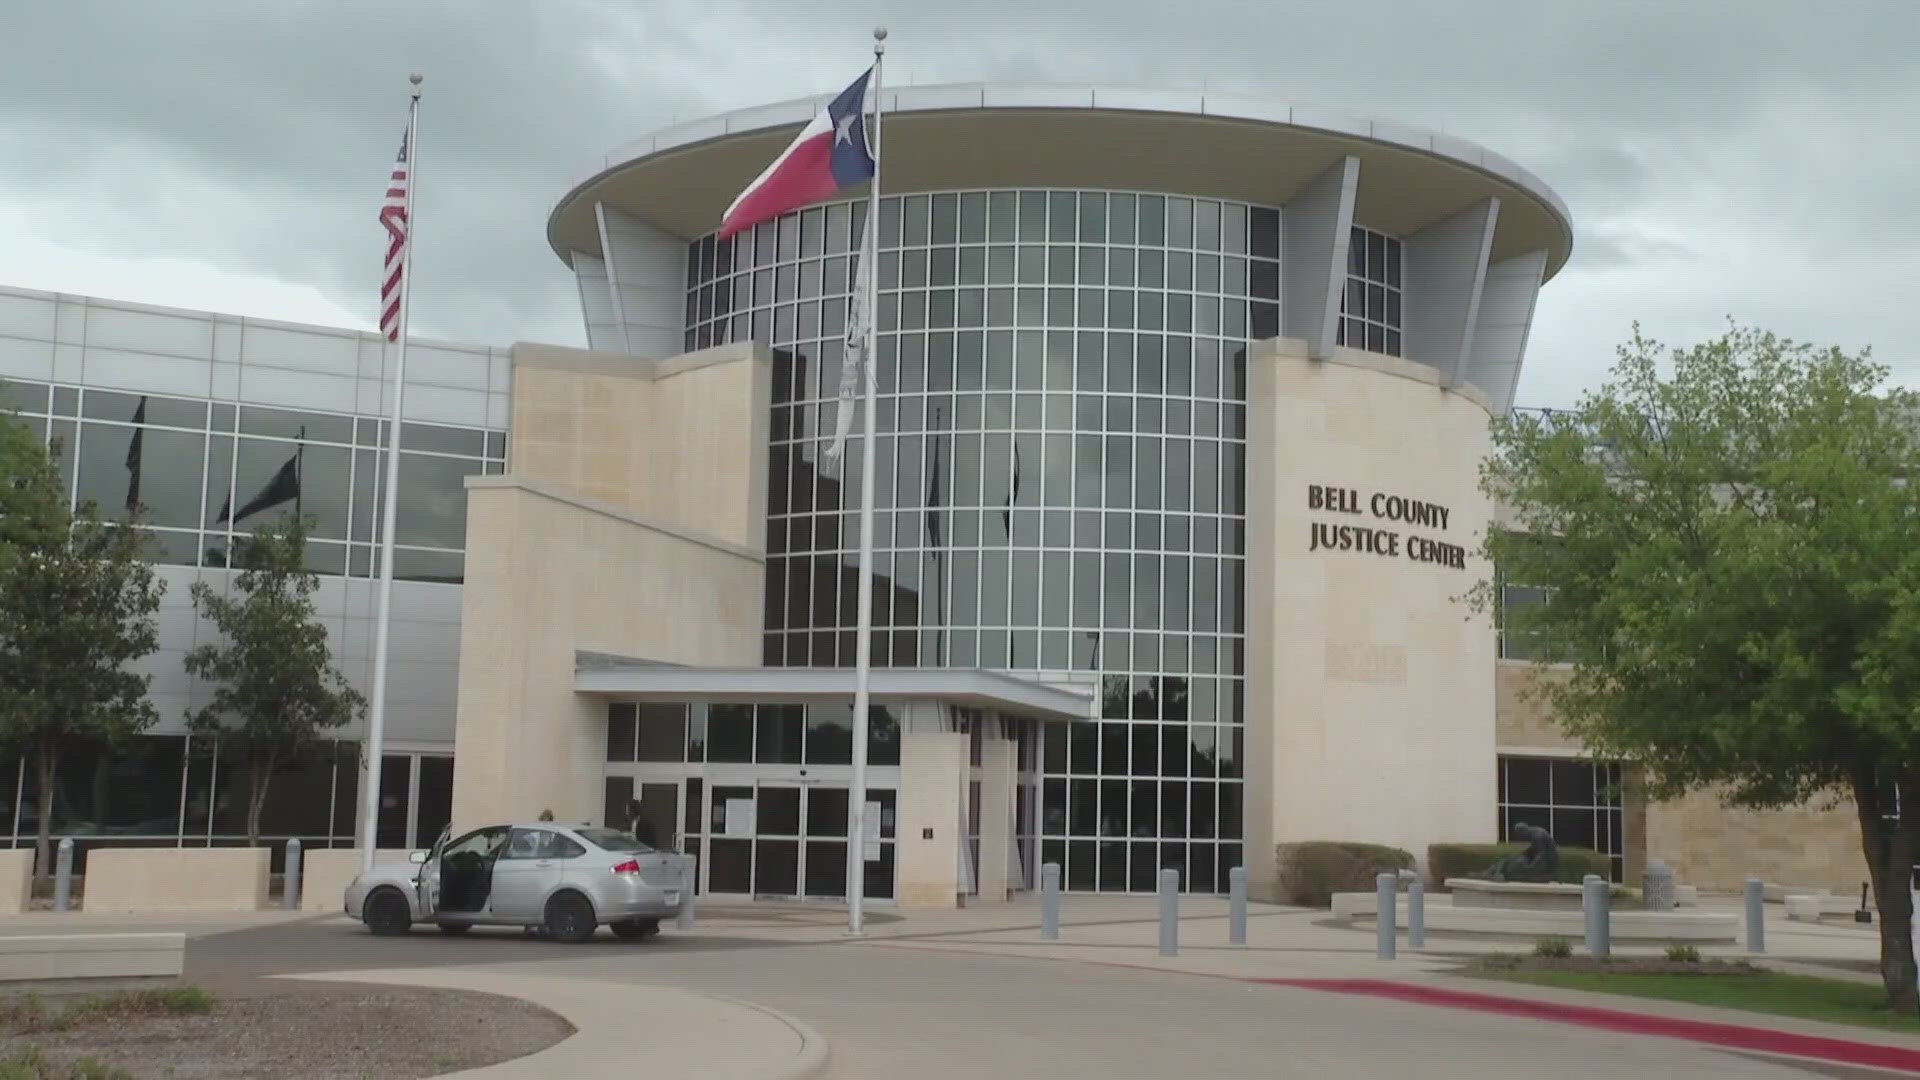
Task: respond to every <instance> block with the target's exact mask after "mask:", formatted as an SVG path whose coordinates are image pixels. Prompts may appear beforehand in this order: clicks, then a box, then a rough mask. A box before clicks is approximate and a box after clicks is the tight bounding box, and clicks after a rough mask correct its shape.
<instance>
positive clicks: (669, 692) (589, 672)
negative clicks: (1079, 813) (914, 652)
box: [573, 652, 1099, 722]
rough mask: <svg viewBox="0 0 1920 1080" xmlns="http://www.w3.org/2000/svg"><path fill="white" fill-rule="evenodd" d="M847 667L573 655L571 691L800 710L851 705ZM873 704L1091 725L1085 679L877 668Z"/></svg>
mask: <svg viewBox="0 0 1920 1080" xmlns="http://www.w3.org/2000/svg"><path fill="white" fill-rule="evenodd" d="M853 676H854V673H853V669H852V668H760V667H689V666H679V665H669V664H658V663H653V662H651V661H647V660H639V659H634V658H630V657H621V656H610V655H607V654H605V653H591V652H576V653H575V654H574V672H573V689H574V691H575V692H576V693H581V694H604V695H608V696H610V697H618V698H620V699H622V700H625V701H728V702H780V703H787V702H792V703H806V702H813V701H828V700H840V699H843V698H844V699H851V698H852V697H853ZM873 699H874V700H875V701H876V702H889V701H906V700H910V699H911V700H921V701H926V700H933V701H942V702H946V703H948V704H952V705H959V706H964V707H967V708H974V709H980V710H983V711H989V712H996V713H1000V714H1002V715H1006V716H1018V717H1022V718H1026V719H1032V720H1060V721H1089V722H1090V721H1092V720H1094V719H1095V717H1096V715H1097V710H1098V707H1099V698H1098V694H1097V693H1096V687H1095V684H1094V682H1093V681H1092V680H1091V679H1090V678H1086V677H1080V678H1077V679H1073V678H1068V677H1064V676H1063V677H1062V678H1060V679H1059V680H1048V679H1043V678H1027V677H1023V676H1019V675H1011V674H1007V673H1004V672H996V671H982V670H972V671H968V670H959V669H953V668H880V669H876V670H875V671H874V672H873Z"/></svg>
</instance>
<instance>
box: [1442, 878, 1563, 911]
mask: <svg viewBox="0 0 1920 1080" xmlns="http://www.w3.org/2000/svg"><path fill="white" fill-rule="evenodd" d="M1446 884H1447V891H1449V892H1451V893H1452V894H1453V906H1454V907H1459V908H1468V907H1474V908H1505V909H1507V910H1509V911H1579V910H1580V907H1581V902H1580V886H1578V885H1562V884H1557V883H1534V882H1529V881H1480V880H1478V879H1476V878H1448V879H1447V883H1446Z"/></svg>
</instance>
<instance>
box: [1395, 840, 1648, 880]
mask: <svg viewBox="0 0 1920 1080" xmlns="http://www.w3.org/2000/svg"><path fill="white" fill-rule="evenodd" d="M1525 850H1526V845H1524V844H1433V845H1430V846H1429V847H1428V848H1427V879H1428V880H1429V881H1432V882H1433V883H1434V884H1435V885H1443V884H1445V883H1446V880H1447V879H1448V878H1484V877H1486V876H1487V871H1488V870H1491V869H1492V868H1493V865H1494V864H1495V863H1497V862H1499V861H1500V860H1501V859H1506V858H1511V857H1512V856H1515V855H1518V854H1520V853H1521V852H1522V851H1525ZM1588 874H1599V875H1600V876H1601V877H1603V878H1605V879H1606V880H1608V881H1612V880H1613V861H1612V860H1611V859H1609V858H1608V857H1607V856H1605V855H1603V854H1601V853H1600V852H1598V851H1592V850H1589V849H1587V848H1571V847H1563V848H1561V849H1560V868H1559V869H1558V870H1556V871H1555V872H1554V875H1553V880H1555V881H1559V882H1566V883H1569V884H1574V885H1578V884H1579V883H1580V882H1581V881H1583V880H1584V879H1585V878H1586V876H1587V875H1588Z"/></svg>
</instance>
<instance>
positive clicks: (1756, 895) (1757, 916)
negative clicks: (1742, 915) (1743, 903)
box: [1746, 877, 1767, 953]
mask: <svg viewBox="0 0 1920 1080" xmlns="http://www.w3.org/2000/svg"><path fill="white" fill-rule="evenodd" d="M1746 900H1747V951H1748V952H1750V953H1763V952H1766V951H1767V884H1766V882H1764V881H1761V880H1760V879H1759V878H1751V877H1750V878H1748V879H1747V887H1746Z"/></svg>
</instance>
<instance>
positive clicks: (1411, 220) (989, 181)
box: [547, 83, 1573, 277]
mask: <svg viewBox="0 0 1920 1080" xmlns="http://www.w3.org/2000/svg"><path fill="white" fill-rule="evenodd" d="M884 93H885V97H886V116H885V118H884V122H883V128H882V135H881V142H882V147H883V149H882V156H881V168H882V182H883V183H884V185H885V188H886V193H887V194H888V195H903V194H911V193H914V192H923V191H952V190H965V189H970V188H1017V187H1027V188H1034V187H1039V188H1104V189H1108V190H1116V191H1153V192H1165V193H1175V194H1183V195H1194V196H1200V197H1208V198H1219V199H1231V200H1237V201H1242V202H1249V203H1260V204H1265V205H1283V204H1285V203H1286V202H1287V201H1289V200H1290V199H1291V198H1292V197H1293V196H1294V194H1295V193H1297V192H1298V191H1299V190H1300V189H1301V188H1303V187H1305V186H1306V185H1307V184H1309V183H1311V182H1312V181H1313V180H1314V179H1315V178H1316V177H1318V176H1319V175H1320V174H1321V172H1323V171H1324V170H1325V169H1327V168H1328V167H1330V166H1331V165H1333V164H1334V163H1335V162H1337V161H1339V160H1340V159H1341V158H1342V157H1344V156H1345V155H1348V154H1353V155H1356V156H1358V157H1359V159H1360V187H1359V192H1358V196H1357V201H1356V204H1355V207H1354V220H1355V221H1356V222H1358V223H1360V224H1363V225H1366V226H1367V227H1369V228H1373V229H1378V230H1381V231H1384V232H1388V233H1392V234H1395V235H1398V236H1408V235H1411V234H1412V233H1415V232H1418V231H1419V230H1420V229H1422V228H1425V227H1426V226H1428V225H1431V224H1433V223H1435V222H1438V221H1442V220H1444V219H1446V218H1447V217H1449V216H1450V215H1452V214H1454V213H1455V212H1457V211H1459V210H1461V209H1463V208H1465V207H1468V206H1471V205H1473V204H1474V203H1477V202H1478V201H1480V200H1481V199H1484V198H1486V197H1488V196H1498V197H1499V199H1500V204H1501V205H1500V217H1499V222H1498V226H1497V230H1496V233H1495V235H1494V242H1493V251H1492V260H1493V261H1495V262H1498V261H1500V260H1501V259H1505V258H1508V257H1510V256H1514V255H1519V254H1522V253H1524V252H1527V251H1531V250H1534V249H1536V248H1545V249H1546V250H1547V253H1548V258H1547V276H1548V277H1551V276H1552V275H1553V274H1554V273H1556V272H1557V271H1558V270H1559V269H1560V267H1561V266H1562V265H1564V264H1565V263H1566V261H1567V257H1568V255H1569V254H1570V253H1571V251H1572V248H1573V223H1572V218H1571V216H1570V215H1569V214H1568V212H1567V207H1566V204H1565V203H1563V202H1562V201H1561V200H1560V198H1559V196H1557V195H1555V194H1554V192H1553V191H1552V189H1550V188H1549V187H1547V185H1546V184H1545V183H1544V182H1542V181H1541V180H1540V179H1539V178H1538V177H1536V176H1534V175H1533V174H1532V173H1530V172H1528V171H1527V170H1526V169H1524V168H1522V167H1520V166H1519V165H1517V164H1515V163H1514V162H1512V161H1509V160H1508V159H1506V158H1504V157H1501V156H1500V155H1498V154H1495V153H1493V152H1492V151H1489V150H1485V149H1482V148H1481V147H1479V146H1476V145H1474V144H1473V143H1470V142H1466V141H1464V140H1461V139H1456V138H1453V137H1451V136H1448V135H1441V134H1438V133H1434V132H1428V131H1422V130H1419V129H1416V128H1410V127H1404V126H1401V125H1398V124H1391V123H1385V122H1382V121H1375V120H1365V119H1361V118H1357V117H1352V116H1347V115H1344V114H1341V113H1337V112H1332V111H1329V110H1326V109H1321V108H1317V107H1311V106H1305V105H1288V104H1286V103H1284V102H1270V101H1263V100H1257V99H1249V98H1239V97H1231V96H1227V95H1220V94H1203V93H1196V92H1191V91H1170V90H1137V89H1134V90H1130V89H1109V88H1105V87H1047V86H1005V85H987V84H978V83H973V84H964V85H952V86H917V87H904V88H900V89H890V90H886V91H884ZM826 100H827V98H825V97H812V98H801V99H797V100H793V101H787V102H782V103H780V104H777V105H766V106H761V107H757V108H751V109H741V110H738V111H735V112H729V113H723V114H721V115H719V116H714V117H710V118H708V119H705V120H697V121H693V122H691V123H686V124H679V125H676V126H674V127H670V128H666V129H665V130H662V131H659V132H656V133H655V134H653V135H651V136H648V137H647V138H644V139H642V140H640V141H639V142H637V143H634V144H632V145H630V146H627V147H625V148H623V149H621V150H619V151H616V152H614V153H612V154H609V155H608V156H606V157H605V158H603V159H602V160H600V161H599V162H597V163H595V165H594V166H593V167H592V168H591V169H590V170H589V171H588V172H587V173H586V174H585V175H584V176H582V177H580V178H579V179H578V180H577V181H576V182H575V183H574V184H573V186H572V187H571V188H570V189H569V190H568V191H567V193H566V195H564V196H563V197H562V198H561V199H560V201H559V203H558V204H557V205H556V206H555V207H554V209H553V212H552V214H551V215H550V216H549V217H548V220H547V241H548V243H549V244H551V245H552V247H553V250H554V252H555V253H556V254H558V255H559V256H560V258H561V259H562V260H565V261H568V262H571V260H572V252H575V251H581V252H587V253H590V254H596V255H597V254H599V253H600V237H599V231H598V228H597V226H596V223H595V220H594V209H593V208H594V204H595V203H596V202H605V203H606V204H607V205H609V206H611V207H616V208H618V209H621V210H624V211H626V212H627V213H630V214H632V215H634V216H636V217H638V218H640V219H641V220H643V221H647V222H649V223H651V224H653V225H655V226H657V227H659V228H661V229H664V230H666V231H667V232H669V233H672V234H674V235H677V236H680V237H683V238H686V239H692V238H694V237H697V236H700V235H702V234H705V233H707V232H710V231H712V230H713V229H714V228H716V227H717V226H718V224H719V221H720V215H721V213H722V212H723V211H724V210H725V209H726V207H727V204H728V203H730V202H731V201H732V200H733V197H734V196H735V195H737V194H738V193H739V191H740V189H741V188H742V187H744V186H745V185H746V184H747V183H748V182H749V181H751V180H752V179H753V178H754V177H755V176H756V175H758V174H759V172H760V170H761V169H763V168H765V167H766V165H767V163H768V162H769V161H771V160H773V158H774V157H775V156H776V155H777V154H779V152H780V151H781V149H782V148H784V147H785V145H786V144H787V142H788V141H789V140H790V139H792V137H793V135H794V133H795V132H796V131H797V130H798V128H799V127H800V125H802V124H804V123H806V122H807V121H808V120H809V119H811V118H812V116H813V115H814V113H816V112H817V111H819V109H820V108H821V107H822V106H823V105H824V104H825V102H826Z"/></svg>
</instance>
